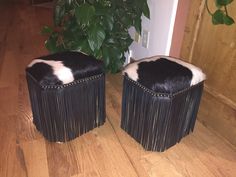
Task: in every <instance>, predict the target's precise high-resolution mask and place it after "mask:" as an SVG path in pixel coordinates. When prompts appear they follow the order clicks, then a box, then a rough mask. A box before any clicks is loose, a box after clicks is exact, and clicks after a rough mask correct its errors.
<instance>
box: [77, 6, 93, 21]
mask: <svg viewBox="0 0 236 177" xmlns="http://www.w3.org/2000/svg"><path fill="white" fill-rule="evenodd" d="M94 15H95V8H94V6H92V5H89V4H86V3H85V4H82V5H81V6H79V7H77V8H76V9H75V16H76V19H77V23H79V24H82V25H88V24H90V23H91V19H92V17H93V16H94Z"/></svg>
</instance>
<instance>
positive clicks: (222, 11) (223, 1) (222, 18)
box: [206, 0, 234, 25]
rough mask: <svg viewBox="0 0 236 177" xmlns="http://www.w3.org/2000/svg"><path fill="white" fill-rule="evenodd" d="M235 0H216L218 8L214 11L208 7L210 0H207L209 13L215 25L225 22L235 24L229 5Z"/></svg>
mask: <svg viewBox="0 0 236 177" xmlns="http://www.w3.org/2000/svg"><path fill="white" fill-rule="evenodd" d="M232 2H233V0H215V5H216V7H217V10H216V11H215V12H214V13H212V12H211V11H210V10H209V8H208V1H207V0H206V8H207V11H208V13H209V14H210V15H211V16H212V23H213V24H214V25H218V24H225V25H232V24H234V19H233V18H232V17H231V16H230V15H229V13H228V10H227V6H228V5H229V4H231V3H232Z"/></svg>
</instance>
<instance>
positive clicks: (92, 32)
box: [88, 24, 106, 51]
mask: <svg viewBox="0 0 236 177" xmlns="http://www.w3.org/2000/svg"><path fill="white" fill-rule="evenodd" d="M105 37H106V33H105V31H104V29H103V28H102V26H101V25H99V24H97V25H93V26H92V27H91V28H90V29H89V31H88V43H89V46H90V48H91V50H92V51H95V50H99V49H100V47H101V46H102V43H103V41H104V39H105Z"/></svg>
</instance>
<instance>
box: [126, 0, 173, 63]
mask: <svg viewBox="0 0 236 177" xmlns="http://www.w3.org/2000/svg"><path fill="white" fill-rule="evenodd" d="M148 3H149V8H150V19H151V20H149V19H147V18H145V17H143V21H142V27H143V29H144V30H148V31H150V39H149V47H148V49H146V48H144V47H142V46H141V44H140V43H137V42H133V44H132V45H131V47H130V50H132V57H133V58H135V59H140V58H143V57H148V56H153V55H158V54H166V55H169V51H170V46H171V40H172V33H173V26H174V20H175V15H176V8H177V4H178V0H149V1H148ZM130 33H131V34H132V35H133V34H134V29H133V28H132V29H130Z"/></svg>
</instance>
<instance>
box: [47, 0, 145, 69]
mask: <svg viewBox="0 0 236 177" xmlns="http://www.w3.org/2000/svg"><path fill="white" fill-rule="evenodd" d="M142 15H144V16H146V17H147V18H149V16H150V12H149V8H148V4H147V0H58V1H57V2H56V4H55V8H54V26H53V27H48V26H45V27H44V28H43V30H42V32H43V33H44V34H47V35H48V36H49V37H48V39H47V40H46V41H45V46H46V48H47V49H48V50H49V51H50V52H51V53H55V52H59V51H66V50H73V51H81V52H83V53H86V54H88V55H92V56H94V57H96V58H97V59H101V60H103V61H104V64H105V68H106V70H107V71H110V72H112V73H115V72H117V71H118V70H119V69H120V68H121V66H122V65H123V63H124V61H125V55H124V54H125V52H127V51H128V47H129V46H130V45H131V43H132V42H133V40H132V39H131V36H130V34H129V32H128V29H129V28H130V27H131V26H134V27H135V29H136V31H137V32H138V33H141V16H142Z"/></svg>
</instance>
